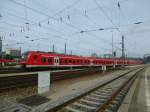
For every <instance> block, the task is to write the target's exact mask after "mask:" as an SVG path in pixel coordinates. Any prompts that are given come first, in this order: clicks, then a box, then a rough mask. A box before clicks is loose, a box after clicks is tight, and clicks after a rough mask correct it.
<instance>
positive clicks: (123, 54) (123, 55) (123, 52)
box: [122, 35, 125, 67]
mask: <svg viewBox="0 0 150 112" xmlns="http://www.w3.org/2000/svg"><path fill="white" fill-rule="evenodd" d="M124 50H125V49H124V35H122V59H123V67H124V63H125V51H124Z"/></svg>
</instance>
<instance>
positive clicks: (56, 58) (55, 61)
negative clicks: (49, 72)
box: [54, 56, 59, 66]
mask: <svg viewBox="0 0 150 112" xmlns="http://www.w3.org/2000/svg"><path fill="white" fill-rule="evenodd" d="M58 60H59V58H58V57H57V56H55V57H54V65H55V66H58V65H59V61H58Z"/></svg>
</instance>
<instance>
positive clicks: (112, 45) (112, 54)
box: [112, 31, 114, 57]
mask: <svg viewBox="0 0 150 112" xmlns="http://www.w3.org/2000/svg"><path fill="white" fill-rule="evenodd" d="M112 57H114V36H113V31H112Z"/></svg>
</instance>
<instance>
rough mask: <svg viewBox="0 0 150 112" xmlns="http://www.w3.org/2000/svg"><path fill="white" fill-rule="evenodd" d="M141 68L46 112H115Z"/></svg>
mask: <svg viewBox="0 0 150 112" xmlns="http://www.w3.org/2000/svg"><path fill="white" fill-rule="evenodd" d="M142 70H143V68H140V69H136V70H134V71H130V72H128V73H125V74H124V75H121V76H120V77H117V78H116V79H113V80H111V81H109V82H107V83H105V84H103V85H100V86H98V87H96V88H93V89H92V90H90V91H88V92H85V93H83V94H81V95H79V96H77V97H75V98H73V99H70V100H68V101H65V102H63V103H62V104H59V105H56V106H54V107H52V108H50V109H48V111H46V112H117V109H118V108H119V106H120V104H121V102H122V101H123V98H124V97H125V96H126V94H127V92H128V90H129V88H130V87H131V85H132V83H133V82H134V80H135V79H136V77H137V76H138V74H139V73H140V72H141V71H142Z"/></svg>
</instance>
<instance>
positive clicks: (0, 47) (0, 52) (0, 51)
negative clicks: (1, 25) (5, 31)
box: [0, 36, 3, 58]
mask: <svg viewBox="0 0 150 112" xmlns="http://www.w3.org/2000/svg"><path fill="white" fill-rule="evenodd" d="M2 55H3V53H2V37H1V36H0V58H2Z"/></svg>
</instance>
